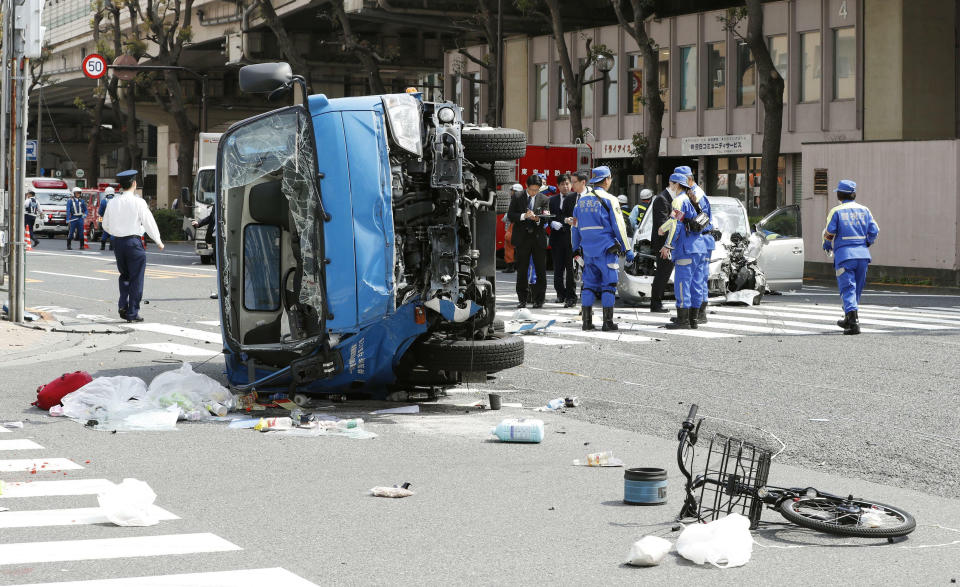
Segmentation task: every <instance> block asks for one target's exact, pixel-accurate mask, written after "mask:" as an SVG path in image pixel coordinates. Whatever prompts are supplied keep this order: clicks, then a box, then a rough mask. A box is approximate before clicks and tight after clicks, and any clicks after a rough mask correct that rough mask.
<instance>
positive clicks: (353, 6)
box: [343, 0, 363, 14]
mask: <svg viewBox="0 0 960 587" xmlns="http://www.w3.org/2000/svg"><path fill="white" fill-rule="evenodd" d="M362 10H363V0H343V11H344V12H346V13H347V14H350V13H357V12H360V11H362Z"/></svg>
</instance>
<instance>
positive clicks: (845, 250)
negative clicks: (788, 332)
mask: <svg viewBox="0 0 960 587" xmlns="http://www.w3.org/2000/svg"><path fill="white" fill-rule="evenodd" d="M834 191H836V192H837V199H838V200H840V205H839V206H836V207H835V208H833V209H832V210H830V213H829V214H827V226H826V228H824V229H823V250H824V251H826V252H827V253H828V254H829V253H831V252H832V253H833V267H834V269H836V271H837V286H838V287H839V289H840V298H841V299H842V300H843V312H844V318H843V320H840V321H838V322H837V326H839V327H841V328H843V333H844V334H860V316H859V315H858V314H857V311H858V308H859V304H860V294H861V293H863V286H864V284H865V283H866V282H867V267H868V266H869V265H870V261H871V257H870V251H869V250H868V249H869V248H870V245H872V244H873V243H874V242H876V240H877V235H879V234H880V227H879V226H877V222H876V221H875V220H874V219H873V214H871V213H870V209H869V208H867V207H866V206H864V205H862V204H858V203H856V202H855V201H854V200H855V199H856V197H857V184H856V183H855V182H853V181H851V180H849V179H842V180H840V183H839V184H838V185H837V189H836V190H834Z"/></svg>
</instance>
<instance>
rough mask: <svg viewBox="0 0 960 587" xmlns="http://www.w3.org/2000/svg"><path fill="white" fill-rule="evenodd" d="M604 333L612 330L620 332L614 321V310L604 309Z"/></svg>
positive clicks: (602, 328)
mask: <svg viewBox="0 0 960 587" xmlns="http://www.w3.org/2000/svg"><path fill="white" fill-rule="evenodd" d="M600 330H603V331H604V332H608V331H610V330H620V329H619V328H618V327H617V324H616V322H614V321H613V308H604V309H603V326H602V327H601V328H600Z"/></svg>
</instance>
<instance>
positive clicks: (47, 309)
mask: <svg viewBox="0 0 960 587" xmlns="http://www.w3.org/2000/svg"><path fill="white" fill-rule="evenodd" d="M32 309H33V310H37V311H39V312H50V313H52V314H69V313H70V312H75V311H76V310H74V309H73V308H64V307H62V306H34V307H33V308H32Z"/></svg>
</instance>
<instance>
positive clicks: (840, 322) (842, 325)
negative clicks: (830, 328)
mask: <svg viewBox="0 0 960 587" xmlns="http://www.w3.org/2000/svg"><path fill="white" fill-rule="evenodd" d="M849 319H850V312H847V313H846V314H844V315H843V320H837V326H839V327H840V328H844V329H845V328H846V327H847V320H849Z"/></svg>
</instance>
